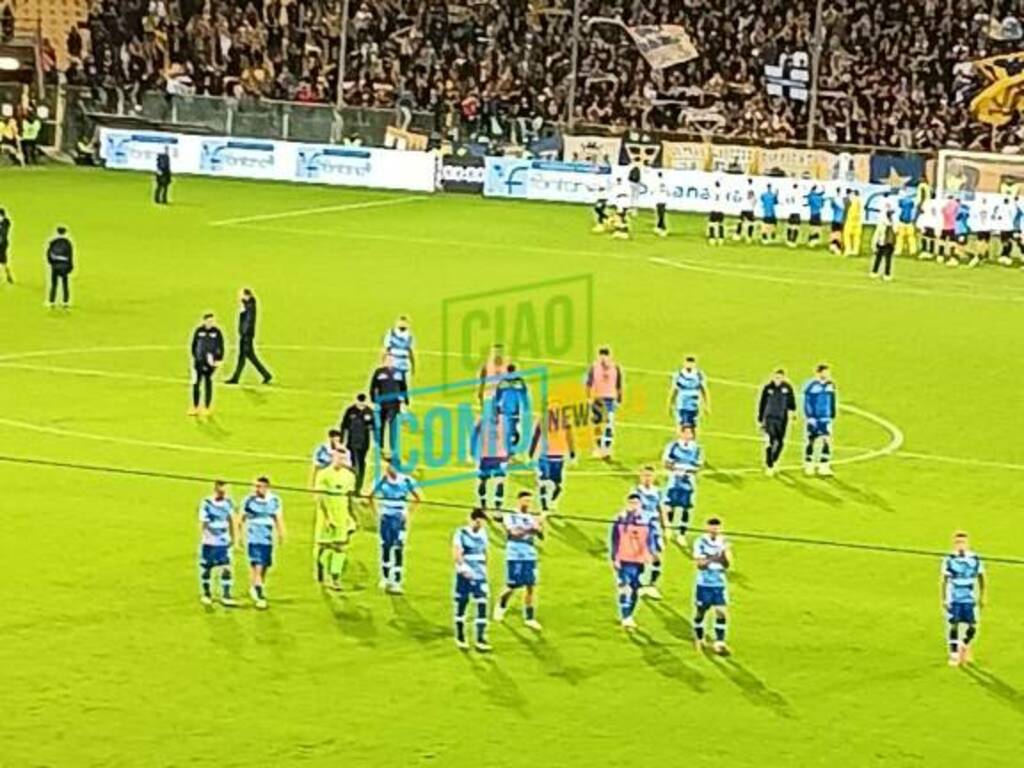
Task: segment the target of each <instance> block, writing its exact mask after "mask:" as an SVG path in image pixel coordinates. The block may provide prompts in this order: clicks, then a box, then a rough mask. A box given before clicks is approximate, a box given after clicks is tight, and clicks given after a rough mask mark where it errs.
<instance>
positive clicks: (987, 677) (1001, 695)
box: [960, 664, 1024, 716]
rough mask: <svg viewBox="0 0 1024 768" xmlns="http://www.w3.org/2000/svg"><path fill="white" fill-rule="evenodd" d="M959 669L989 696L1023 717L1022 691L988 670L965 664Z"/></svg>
mask: <svg viewBox="0 0 1024 768" xmlns="http://www.w3.org/2000/svg"><path fill="white" fill-rule="evenodd" d="M960 669H962V670H963V671H964V674H966V675H967V676H968V677H970V678H971V679H972V680H974V682H976V683H977V684H978V685H980V686H981V687H982V688H984V689H985V691H986V692H987V693H989V694H990V695H991V696H993V697H995V698H997V699H999V700H1001V701H1003V702H1004V703H1006V704H1008V705H1009V706H1010V707H1011V708H1012V709H1014V710H1015V711H1016V712H1017V714H1018V715H1022V716H1024V691H1021V690H1020V689H1019V688H1014V687H1013V686H1012V685H1010V684H1009V683H1007V682H1006V681H1005V680H1002V679H1001V678H999V677H996V676H995V675H994V674H992V673H991V672H989V671H988V670H986V669H982V668H981V667H976V666H974V665H973V664H966V665H964V666H962V667H960Z"/></svg>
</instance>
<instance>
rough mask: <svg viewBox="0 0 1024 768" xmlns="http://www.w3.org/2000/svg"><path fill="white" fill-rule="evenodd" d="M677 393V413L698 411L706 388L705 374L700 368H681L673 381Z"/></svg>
mask: <svg viewBox="0 0 1024 768" xmlns="http://www.w3.org/2000/svg"><path fill="white" fill-rule="evenodd" d="M672 386H674V387H675V391H676V410H677V411H696V410H697V408H698V406H699V405H700V397H701V390H702V389H703V387H704V372H703V371H701V370H700V369H699V368H693V369H691V370H689V371H688V370H686V369H685V368H680V369H679V371H678V372H677V373H676V375H675V376H674V377H673V379H672Z"/></svg>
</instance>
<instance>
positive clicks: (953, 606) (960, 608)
mask: <svg viewBox="0 0 1024 768" xmlns="http://www.w3.org/2000/svg"><path fill="white" fill-rule="evenodd" d="M946 616H947V617H948V621H949V623H950V624H974V623H975V622H976V621H977V618H976V616H975V614H974V603H967V602H959V603H950V604H949V606H948V607H947V608H946Z"/></svg>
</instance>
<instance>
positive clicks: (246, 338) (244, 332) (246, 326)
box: [226, 288, 273, 384]
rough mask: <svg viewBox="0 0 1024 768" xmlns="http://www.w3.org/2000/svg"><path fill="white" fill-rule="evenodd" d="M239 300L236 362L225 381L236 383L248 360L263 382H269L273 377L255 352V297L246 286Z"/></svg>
mask: <svg viewBox="0 0 1024 768" xmlns="http://www.w3.org/2000/svg"><path fill="white" fill-rule="evenodd" d="M239 300H240V301H241V304H242V306H241V309H240V310H239V312H238V363H237V364H236V365H235V372H234V373H233V374H231V378H230V379H228V380H227V382H226V383H228V384H237V383H238V379H239V378H240V377H241V375H242V370H243V369H244V368H245V364H246V362H250V363H252V364H253V366H255V368H256V370H257V371H259V372H260V376H262V377H263V383H264V384H269V383H270V380H271V379H272V378H273V377H272V376H271V375H270V371H268V370H267V368H266V366H265V365H263V363H262V362H261V361H260V358H259V356H258V355H257V354H256V297H255V296H253V293H252V291H250V290H249V289H248V288H243V289H242V294H241V296H240V297H239Z"/></svg>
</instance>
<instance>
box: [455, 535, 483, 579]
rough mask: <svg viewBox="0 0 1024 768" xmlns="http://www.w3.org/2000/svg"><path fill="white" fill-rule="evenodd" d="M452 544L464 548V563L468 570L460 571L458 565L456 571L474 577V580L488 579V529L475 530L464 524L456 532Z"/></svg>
mask: <svg viewBox="0 0 1024 768" xmlns="http://www.w3.org/2000/svg"><path fill="white" fill-rule="evenodd" d="M452 545H453V546H454V547H458V548H459V549H461V550H462V563H461V565H464V566H465V568H464V569H463V570H465V571H468V572H460V571H459V567H458V566H456V568H457V570H456V573H457V575H459V576H462V577H464V578H472V579H473V580H474V581H487V529H486V528H483V527H481V528H480V530H479V531H474V530H473V529H472V528H470V527H469V526H468V525H464V526H462V527H461V528H459V529H458V530H457V531H456V532H455V536H453V537H452Z"/></svg>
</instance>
